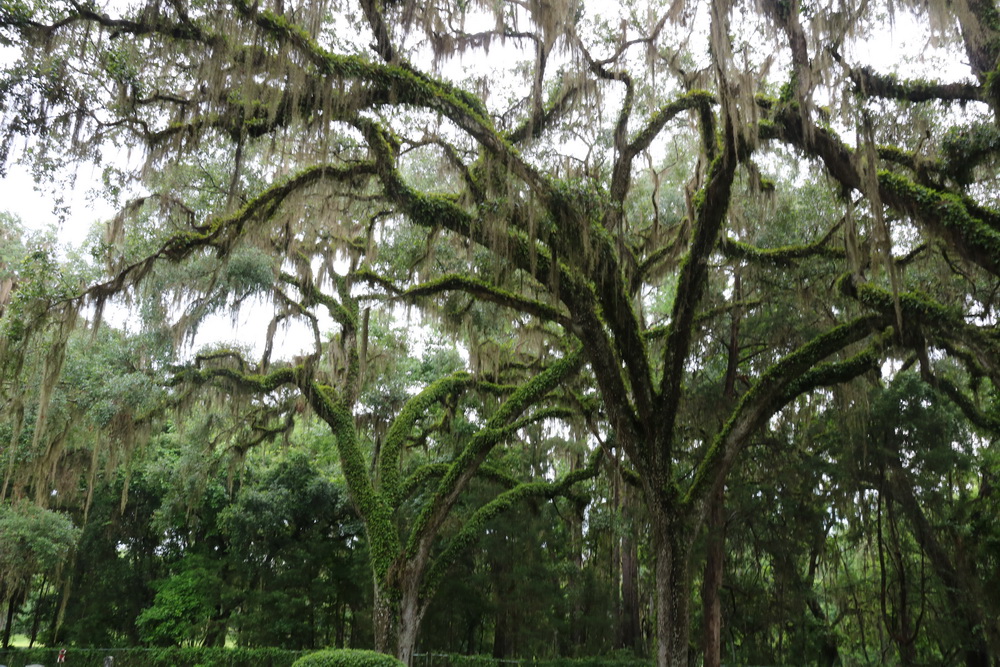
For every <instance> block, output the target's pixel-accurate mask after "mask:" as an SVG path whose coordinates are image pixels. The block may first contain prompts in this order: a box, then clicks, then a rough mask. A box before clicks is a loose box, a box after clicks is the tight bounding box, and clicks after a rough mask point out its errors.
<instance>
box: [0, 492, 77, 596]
mask: <svg viewBox="0 0 1000 667" xmlns="http://www.w3.org/2000/svg"><path fill="white" fill-rule="evenodd" d="M79 535H80V531H79V529H78V528H76V527H74V526H73V522H72V521H71V520H70V519H69V518H68V517H66V516H65V515H63V514H61V513H58V512H53V511H51V510H47V509H45V508H43V507H39V506H38V505H36V504H34V503H31V502H27V501H23V500H22V501H19V502H15V503H13V504H12V503H10V502H0V582H3V584H4V585H5V587H6V594H7V595H8V596H9V595H11V594H13V593H14V592H15V591H22V592H23V591H25V590H26V589H27V587H28V585H29V584H30V583H31V579H32V577H34V576H35V575H37V574H48V575H54V574H55V573H56V572H57V571H58V569H59V568H60V567H61V566H62V565H63V563H65V561H66V559H67V557H68V556H69V554H70V550H71V549H72V548H73V547H74V546H75V545H76V542H77V540H78V539H79Z"/></svg>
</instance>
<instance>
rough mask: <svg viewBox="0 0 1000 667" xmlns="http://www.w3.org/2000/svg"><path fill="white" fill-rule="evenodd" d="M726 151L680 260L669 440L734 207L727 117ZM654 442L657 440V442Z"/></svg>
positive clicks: (698, 200) (666, 365)
mask: <svg viewBox="0 0 1000 667" xmlns="http://www.w3.org/2000/svg"><path fill="white" fill-rule="evenodd" d="M722 141H723V145H722V150H721V152H720V153H719V154H718V156H717V157H716V158H715V159H714V160H713V161H712V163H711V165H709V169H708V174H707V175H706V182H705V185H704V187H703V188H702V189H701V191H699V192H698V194H697V195H696V196H695V202H694V205H695V212H694V215H695V220H694V221H693V222H694V224H693V229H692V232H691V243H690V247H689V249H688V252H687V254H686V255H685V256H684V258H683V259H682V260H681V264H680V268H679V271H678V273H679V275H678V279H677V298H676V299H675V300H674V304H673V309H672V313H671V320H670V324H669V325H668V329H669V332H668V333H667V345H666V348H665V351H664V359H663V377H662V379H661V381H660V396H659V400H658V405H659V408H660V409H659V410H657V412H659V414H660V415H661V416H662V420H663V423H662V428H663V433H664V434H665V437H666V442H667V443H669V442H670V438H672V435H670V434H672V433H673V429H674V423H675V421H676V418H677V412H678V409H679V406H680V397H681V393H682V390H681V387H682V382H683V378H684V376H685V373H684V365H685V364H686V363H687V361H688V356H689V354H690V350H691V341H692V338H693V326H694V321H695V316H696V314H697V310H698V305H699V303H700V302H701V299H702V296H703V295H704V291H705V288H706V286H707V284H708V258H709V255H710V254H711V253H712V251H713V250H714V248H715V247H716V244H717V242H718V238H719V233H720V231H721V229H722V223H723V221H724V220H725V217H726V213H727V212H728V210H729V198H730V195H731V194H732V188H733V179H734V177H735V174H736V166H737V164H738V159H737V141H738V139H737V137H736V130H735V128H733V127H732V124H731V120H727V121H726V131H725V133H724V135H723V138H722ZM649 445H653V443H652V442H650V443H649ZM666 449H667V451H663V452H660V451H655V450H654V451H649V452H648V453H647V455H646V457H644V458H647V457H648V460H649V461H650V463H651V464H652V467H653V468H654V469H661V474H662V468H663V466H668V465H670V462H671V459H672V452H671V451H669V450H670V446H669V445H668V446H667V448H666Z"/></svg>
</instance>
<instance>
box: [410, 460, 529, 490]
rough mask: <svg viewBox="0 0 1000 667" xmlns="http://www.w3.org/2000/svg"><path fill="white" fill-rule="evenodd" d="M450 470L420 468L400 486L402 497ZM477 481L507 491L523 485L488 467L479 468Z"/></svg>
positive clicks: (436, 466)
mask: <svg viewBox="0 0 1000 667" xmlns="http://www.w3.org/2000/svg"><path fill="white" fill-rule="evenodd" d="M448 468H449V464H447V463H428V464H426V465H422V466H420V467H419V468H417V469H416V470H414V471H413V472H412V473H410V474H409V475H408V476H407V477H406V479H405V480H404V481H403V484H402V485H401V486H400V497H401V498H404V499H405V498H409V497H410V496H412V495H413V493H414V492H415V491H416V490H417V489H419V488H421V487H423V486H424V485H425V484H427V483H428V482H431V481H433V480H435V479H441V478H442V477H444V475H445V474H446V473H447V472H448ZM476 479H481V480H485V481H488V482H493V483H495V484H499V485H500V486H502V487H503V488H505V489H512V488H514V487H515V486H517V485H518V484H520V483H521V482H520V480H518V479H516V478H514V477H512V476H510V475H508V474H507V473H505V472H503V471H501V470H498V469H497V468H494V467H492V466H488V465H482V466H480V467H479V470H477V471H476Z"/></svg>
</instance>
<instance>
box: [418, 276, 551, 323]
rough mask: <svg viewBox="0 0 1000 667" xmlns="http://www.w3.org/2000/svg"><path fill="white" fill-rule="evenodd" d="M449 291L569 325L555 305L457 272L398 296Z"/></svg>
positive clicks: (426, 294) (422, 284) (425, 294)
mask: <svg viewBox="0 0 1000 667" xmlns="http://www.w3.org/2000/svg"><path fill="white" fill-rule="evenodd" d="M450 291H460V292H465V293H467V294H471V295H473V296H475V297H477V298H479V299H481V300H484V301H489V302H491V303H495V304H497V305H500V306H505V307H507V308H510V309H511V310H516V311H518V312H522V313H527V314H528V315H533V316H535V317H537V318H539V319H541V320H545V321H549V322H556V323H558V324H561V325H563V326H568V324H569V322H568V319H567V316H566V314H565V313H563V312H562V311H560V310H559V309H558V308H554V307H552V306H550V305H548V304H546V303H542V302H541V301H536V300H534V299H528V298H526V297H523V296H521V295H519V294H515V293H514V292H510V291H508V290H504V289H501V288H499V287H496V286H494V285H490V284H489V283H487V282H485V281H483V280H480V279H478V278H474V277H471V276H465V275H460V274H454V273H453V274H449V275H445V276H441V277H440V278H435V279H434V280H430V281H427V282H424V283H421V284H419V285H415V286H413V287H411V288H410V289H408V290H406V291H405V292H403V293H402V294H401V296H402V297H403V298H405V299H408V300H409V299H414V298H416V297H420V296H428V295H433V294H439V293H441V292H450Z"/></svg>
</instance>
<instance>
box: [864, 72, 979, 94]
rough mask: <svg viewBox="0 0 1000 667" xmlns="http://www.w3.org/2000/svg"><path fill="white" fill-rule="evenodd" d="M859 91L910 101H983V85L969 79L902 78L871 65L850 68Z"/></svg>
mask: <svg viewBox="0 0 1000 667" xmlns="http://www.w3.org/2000/svg"><path fill="white" fill-rule="evenodd" d="M848 73H849V76H850V77H851V81H853V82H854V85H855V87H856V89H857V91H858V92H859V93H861V94H862V95H865V96H867V97H881V98H885V99H893V100H905V101H907V102H930V101H942V102H982V101H985V97H984V95H983V89H982V86H980V85H979V84H975V83H969V82H966V81H958V82H953V83H939V82H937V81H929V80H926V79H900V78H899V77H898V76H896V75H895V74H879V73H877V72H875V70H873V69H871V68H870V67H859V68H856V69H855V68H852V69H850V70H849V72H848Z"/></svg>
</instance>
